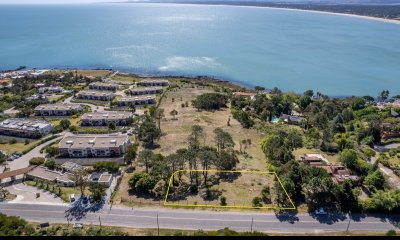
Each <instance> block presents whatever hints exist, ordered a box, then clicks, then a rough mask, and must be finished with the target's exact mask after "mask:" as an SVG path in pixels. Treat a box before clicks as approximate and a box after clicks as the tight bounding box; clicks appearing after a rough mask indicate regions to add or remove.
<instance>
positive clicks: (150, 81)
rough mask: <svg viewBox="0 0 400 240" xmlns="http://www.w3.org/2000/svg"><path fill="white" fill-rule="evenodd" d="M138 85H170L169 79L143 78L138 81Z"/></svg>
mask: <svg viewBox="0 0 400 240" xmlns="http://www.w3.org/2000/svg"><path fill="white" fill-rule="evenodd" d="M138 85H140V86H145V87H155V86H159V87H166V86H168V85H169V81H168V80H165V79H143V80H141V81H140V82H139V83H138Z"/></svg>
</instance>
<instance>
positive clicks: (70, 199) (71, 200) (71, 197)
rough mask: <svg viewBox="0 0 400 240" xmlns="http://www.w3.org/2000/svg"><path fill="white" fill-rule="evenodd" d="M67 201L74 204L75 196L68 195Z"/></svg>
mask: <svg viewBox="0 0 400 240" xmlns="http://www.w3.org/2000/svg"><path fill="white" fill-rule="evenodd" d="M69 201H70V202H71V203H73V202H75V194H71V195H69Z"/></svg>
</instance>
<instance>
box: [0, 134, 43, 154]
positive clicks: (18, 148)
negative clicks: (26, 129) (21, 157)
mask: <svg viewBox="0 0 400 240" xmlns="http://www.w3.org/2000/svg"><path fill="white" fill-rule="evenodd" d="M0 138H1V140H2V141H1V143H0V150H4V151H7V152H8V154H12V153H15V152H23V151H24V150H27V149H30V148H31V147H33V146H35V144H37V143H38V142H39V141H40V139H28V141H29V143H28V144H25V138H17V137H11V136H4V135H0ZM12 139H15V140H16V141H17V142H16V143H14V144H10V143H9V141H10V140H12Z"/></svg>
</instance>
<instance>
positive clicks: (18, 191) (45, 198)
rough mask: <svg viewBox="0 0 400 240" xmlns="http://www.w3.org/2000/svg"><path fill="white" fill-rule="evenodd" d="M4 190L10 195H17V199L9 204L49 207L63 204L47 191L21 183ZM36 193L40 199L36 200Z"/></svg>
mask: <svg viewBox="0 0 400 240" xmlns="http://www.w3.org/2000/svg"><path fill="white" fill-rule="evenodd" d="M6 189H7V190H8V191H9V192H10V193H11V194H15V195H17V198H16V199H14V200H12V201H9V203H27V204H35V203H45V204H49V205H52V204H63V203H64V202H63V201H62V200H61V199H60V198H59V197H57V196H56V195H54V194H52V193H50V192H48V191H45V190H43V189H38V188H36V187H32V186H28V185H25V184H23V183H19V184H15V185H11V186H8V187H6ZM36 193H39V194H40V197H38V198H36Z"/></svg>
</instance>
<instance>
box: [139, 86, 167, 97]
mask: <svg viewBox="0 0 400 240" xmlns="http://www.w3.org/2000/svg"><path fill="white" fill-rule="evenodd" d="M162 92H163V89H162V87H142V88H133V89H131V94H132V95H134V96H136V95H156V94H160V93H162Z"/></svg>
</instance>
